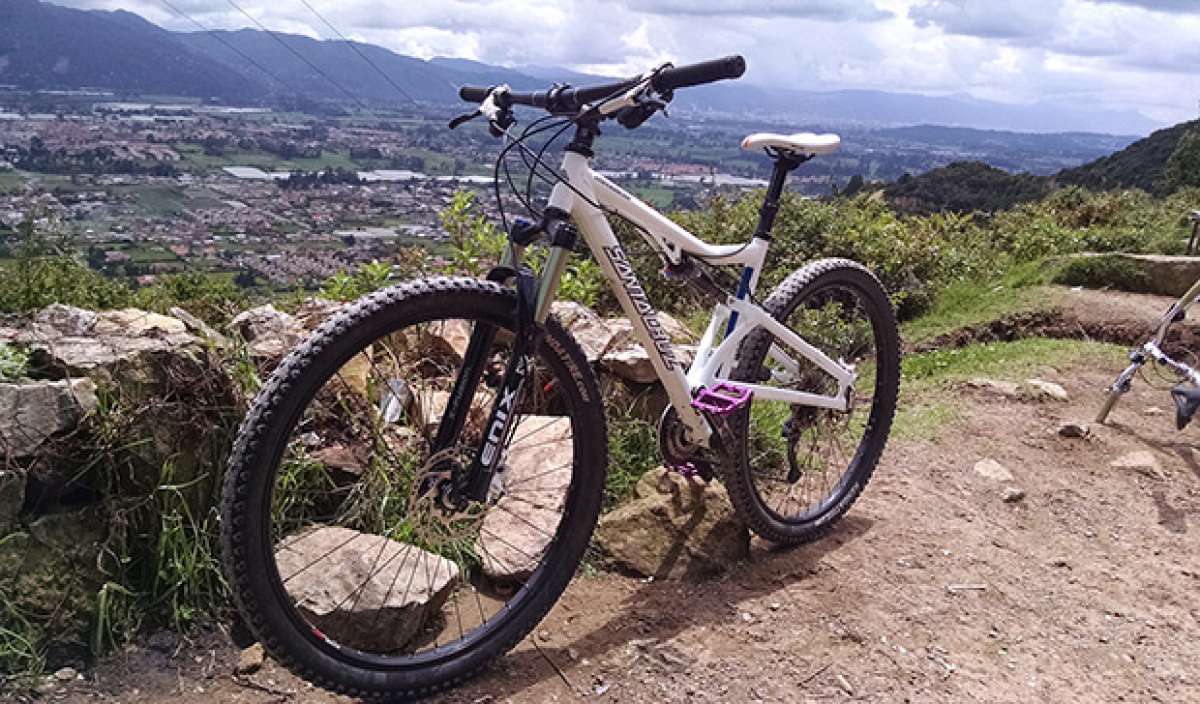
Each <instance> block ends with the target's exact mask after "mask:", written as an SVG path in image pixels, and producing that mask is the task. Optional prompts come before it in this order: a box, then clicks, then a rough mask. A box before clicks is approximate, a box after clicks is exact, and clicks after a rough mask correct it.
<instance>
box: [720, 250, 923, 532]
mask: <svg viewBox="0 0 1200 704" xmlns="http://www.w3.org/2000/svg"><path fill="white" fill-rule="evenodd" d="M763 307H764V309H765V310H766V311H767V312H769V313H770V314H771V315H772V316H773V317H774V318H776V319H777V320H779V321H781V322H783V323H784V324H785V325H787V326H788V328H790V329H791V330H794V331H795V332H796V333H797V334H799V335H800V336H801V337H803V338H804V339H805V340H806V341H808V343H809V344H811V345H813V346H814V347H816V348H817V349H819V350H821V351H822V352H823V353H825V354H826V355H827V356H828V357H829V358H830V359H833V360H835V361H839V362H840V363H842V364H845V365H849V366H850V367H852V368H853V369H854V370H855V371H856V372H857V374H858V383H857V385H856V388H855V389H854V395H853V397H852V399H851V408H850V410H849V411H848V412H843V411H835V410H829V409H823V408H815V407H812V406H800V405H791V404H788V403H785V402H781V401H770V400H765V399H760V398H755V399H753V401H752V402H751V404H750V407H749V408H748V409H747V410H743V411H741V412H739V413H737V414H735V415H733V416H732V417H731V418H730V424H731V426H730V429H731V433H730V434H731V435H732V436H733V437H734V438H735V440H734V443H735V444H736V445H737V446H735V447H732V448H729V449H730V450H731V452H727V453H726V454H727V459H726V461H725V462H724V463H723V472H722V473H723V478H724V480H725V486H726V488H727V489H728V491H729V495H730V498H731V499H732V500H733V502H734V505H735V506H737V508H738V510H739V511H740V512H741V514H742V516H743V518H744V519H745V520H746V521H747V522H748V523H749V525H750V527H751V529H753V530H754V531H755V532H756V533H757V534H759V535H760V536H762V537H764V538H766V539H768V540H771V541H773V542H777V543H799V542H804V541H808V540H812V539H814V538H816V537H819V536H820V535H821V534H822V533H823V532H824V531H825V530H826V529H828V528H829V527H830V525H832V523H833V522H834V521H836V520H837V519H838V518H840V517H841V516H842V515H844V514H845V512H846V511H847V510H848V509H849V508H850V506H851V504H853V503H854V501H855V499H856V498H858V495H859V494H860V493H861V492H862V490H863V487H864V486H866V484H867V481H868V480H869V479H870V477H871V473H872V472H873V471H874V469H875V465H876V463H877V462H878V461H879V456H880V454H881V453H882V452H883V447H884V445H885V443H886V442H887V437H888V432H889V431H890V429H891V424H892V415H893V414H894V412H895V408H896V395H897V393H898V390H899V379H900V354H899V337H898V333H897V330H896V319H895V315H894V314H893V312H892V306H891V303H890V302H889V300H888V297H887V294H886V293H885V292H884V290H883V287H882V286H881V285H880V284H879V281H878V280H877V279H876V278H875V277H874V276H873V275H872V274H871V273H870V272H869V271H868V270H867V269H866V268H864V267H863V266H862V265H860V264H858V263H856V262H852V261H849V260H845V259H825V260H821V261H818V262H814V263H812V264H809V265H807V266H805V267H803V268H801V269H799V270H798V271H796V272H794V273H793V274H792V275H791V276H789V277H788V278H787V279H786V280H785V281H784V282H783V283H782V284H780V286H779V288H777V289H776V290H775V292H774V293H772V294H771V296H770V297H769V298H768V299H767V300H766V302H765V303H764V304H763ZM773 342H775V337H774V336H773V335H771V334H770V333H768V332H767V331H766V330H765V329H761V328H760V329H758V330H756V331H754V332H752V333H751V334H750V335H749V336H748V337H747V338H746V341H745V342H744V343H743V345H742V349H741V352H740V354H739V358H738V363H737V368H736V369H735V371H734V373H733V375H732V376H731V378H732V379H734V380H735V381H745V382H749V383H758V384H767V385H772V386H779V387H783V388H790V389H796V390H800V391H807V392H810V393H817V394H821V395H832V394H836V393H837V382H836V381H835V380H834V379H833V378H832V377H830V376H829V375H828V374H827V373H825V372H824V371H822V370H821V369H820V368H818V367H817V366H816V365H814V364H813V363H811V362H809V361H808V360H807V359H805V358H803V357H800V356H799V355H797V354H795V353H792V354H791V355H790V356H792V357H793V358H794V359H795V360H796V361H797V362H798V367H799V368H798V369H783V368H781V367H780V366H779V365H778V364H777V363H776V362H775V361H774V360H773V359H772V357H771V356H770V355H768V350H769V349H770V347H771V345H772V343H773Z"/></svg>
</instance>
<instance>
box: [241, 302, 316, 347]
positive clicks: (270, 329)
mask: <svg viewBox="0 0 1200 704" xmlns="http://www.w3.org/2000/svg"><path fill="white" fill-rule="evenodd" d="M229 329H230V330H232V331H233V332H234V333H236V334H237V335H239V336H241V338H242V339H243V340H245V341H246V345H247V347H249V349H250V353H251V354H253V355H254V356H255V357H257V358H259V359H279V358H281V357H283V355H285V354H287V352H288V350H290V349H292V348H293V347H295V346H296V345H297V344H299V342H300V340H301V338H302V337H303V336H304V328H303V327H302V326H301V325H300V321H298V320H297V319H296V318H294V317H292V316H291V315H288V314H287V313H284V312H283V311H280V310H276V308H275V306H273V305H271V304H270V303H268V304H266V305H263V306H259V307H257V308H251V309H250V310H247V311H243V312H241V313H239V314H238V315H237V316H235V317H234V319H233V320H231V321H229Z"/></svg>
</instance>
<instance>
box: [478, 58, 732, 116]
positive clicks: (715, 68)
mask: <svg viewBox="0 0 1200 704" xmlns="http://www.w3.org/2000/svg"><path fill="white" fill-rule="evenodd" d="M745 72H746V60H745V59H743V58H742V57H741V56H726V57H725V58H723V59H713V60H712V61H701V62H700V63H696V64H688V65H687V66H668V67H666V68H664V69H662V70H661V71H659V72H658V73H657V74H655V75H654V77H653V78H652V79H651V81H650V84H651V85H652V86H653V87H654V89H655V90H657V91H659V92H666V91H671V90H675V89H676V88H687V87H690V86H699V85H704V84H705V83H714V82H716V81H720V80H724V79H728V78H738V77H739V76H741V75H742V74H743V73H745ZM641 80H642V78H641V77H637V78H628V79H625V80H623V81H617V82H614V83H605V84H602V85H596V86H587V87H584V88H551V89H550V90H539V91H534V92H512V91H510V92H509V93H508V102H509V103H510V104H512V105H530V106H532V107H535V108H545V109H547V110H549V111H550V112H575V111H578V110H580V109H582V108H583V106H584V105H587V104H588V103H591V102H594V101H596V100H601V99H603V98H607V97H609V96H612V95H615V94H616V93H620V92H621V91H624V90H629V89H630V88H632V87H634V86H636V85H637V84H638V82H639V81H641ZM491 92H492V88H479V87H476V86H463V87H462V88H459V90H458V97H460V98H462V99H463V100H465V101H466V102H468V103H482V102H483V101H484V100H486V99H487V97H488V94H489V93H491Z"/></svg>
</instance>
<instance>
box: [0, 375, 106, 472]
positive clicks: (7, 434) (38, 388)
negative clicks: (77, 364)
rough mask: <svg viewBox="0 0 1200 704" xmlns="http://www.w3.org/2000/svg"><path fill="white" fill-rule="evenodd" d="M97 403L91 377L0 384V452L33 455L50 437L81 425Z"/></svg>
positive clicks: (23, 455) (14, 456)
mask: <svg viewBox="0 0 1200 704" xmlns="http://www.w3.org/2000/svg"><path fill="white" fill-rule="evenodd" d="M98 405H99V400H98V399H97V398H96V384H95V383H93V382H92V380H91V379H86V378H84V379H71V380H61V381H31V382H27V383H22V384H0V455H2V456H6V457H8V458H9V459H24V458H28V457H32V456H34V455H35V454H36V453H37V452H38V450H39V449H40V448H41V447H42V445H43V444H44V443H45V442H46V441H47V440H49V439H50V438H52V437H54V436H56V435H59V434H61V433H66V432H69V431H71V430H74V429H75V428H76V427H78V426H79V423H80V421H81V420H83V418H84V417H85V416H86V415H87V414H89V413H92V412H93V411H95V410H96V407H97V406H98Z"/></svg>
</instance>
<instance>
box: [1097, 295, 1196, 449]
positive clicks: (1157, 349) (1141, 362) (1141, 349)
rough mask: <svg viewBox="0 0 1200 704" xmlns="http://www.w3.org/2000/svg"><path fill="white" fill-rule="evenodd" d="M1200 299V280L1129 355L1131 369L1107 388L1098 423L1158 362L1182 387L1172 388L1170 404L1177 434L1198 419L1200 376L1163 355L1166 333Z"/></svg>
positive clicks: (1101, 422) (1191, 369) (1172, 305)
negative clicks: (1145, 370) (1142, 373)
mask: <svg viewBox="0 0 1200 704" xmlns="http://www.w3.org/2000/svg"><path fill="white" fill-rule="evenodd" d="M1198 297H1200V280H1197V281H1196V283H1194V284H1192V287H1191V288H1189V289H1188V290H1187V292H1186V293H1184V294H1183V296H1182V297H1181V298H1180V299H1179V300H1178V301H1176V302H1175V303H1172V304H1171V307H1170V308H1168V309H1167V312H1166V313H1165V314H1164V315H1163V317H1162V320H1161V321H1159V324H1158V327H1157V328H1155V330H1154V333H1153V334H1152V335H1151V336H1150V339H1148V340H1147V341H1145V342H1143V343H1142V344H1140V345H1138V346H1137V347H1134V348H1133V349H1132V350H1130V351H1129V366H1128V367H1126V368H1125V370H1124V371H1122V372H1121V373H1120V374H1118V375H1117V378H1116V380H1115V381H1113V383H1112V386H1110V387H1109V388H1108V394H1107V395H1106V396H1105V397H1104V405H1102V406H1101V407H1100V412H1099V413H1097V414H1096V422H1097V423H1100V424H1103V423H1104V422H1105V421H1107V420H1108V414H1109V413H1111V412H1112V409H1113V407H1114V406H1115V405H1116V404H1117V401H1119V400H1120V398H1121V397H1122V396H1124V395H1125V394H1126V393H1128V391H1129V390H1130V389H1131V388H1132V387H1133V377H1134V376H1136V375H1137V373H1138V371H1140V370H1141V369H1142V367H1143V366H1145V365H1146V363H1148V362H1155V363H1156V364H1157V365H1158V366H1159V367H1163V368H1166V369H1167V370H1169V371H1170V372H1171V373H1173V374H1174V375H1175V376H1176V377H1177V378H1178V380H1179V383H1178V384H1176V385H1175V386H1174V387H1172V388H1171V400H1172V401H1174V403H1175V427H1176V429H1178V430H1183V429H1184V428H1186V427H1187V424H1188V423H1190V422H1191V420H1192V417H1193V416H1195V415H1196V410H1197V409H1200V372H1197V371H1196V369H1195V368H1193V367H1192V366H1191V365H1190V364H1187V363H1186V362H1181V361H1179V360H1176V359H1174V358H1172V357H1171V356H1170V355H1168V354H1167V353H1166V352H1164V351H1163V349H1162V347H1163V343H1164V342H1166V340H1167V333H1168V332H1169V331H1170V329H1171V326H1172V325H1174V324H1175V323H1179V322H1182V321H1183V320H1184V318H1186V317H1187V312H1188V309H1189V308H1191V307H1192V306H1193V305H1195V303H1196V299H1197V298H1198Z"/></svg>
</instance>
